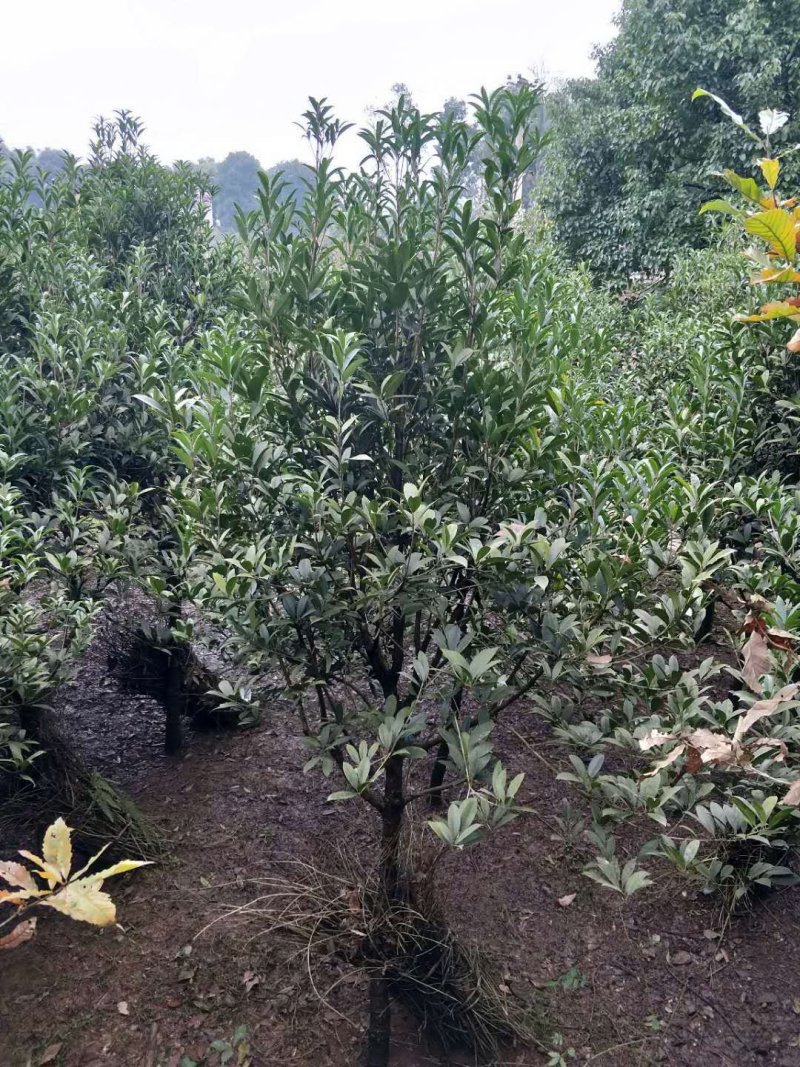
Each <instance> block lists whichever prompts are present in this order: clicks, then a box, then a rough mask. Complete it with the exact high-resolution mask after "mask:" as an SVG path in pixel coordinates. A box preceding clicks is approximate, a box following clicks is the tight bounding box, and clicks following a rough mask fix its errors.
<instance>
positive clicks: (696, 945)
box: [0, 634, 800, 1067]
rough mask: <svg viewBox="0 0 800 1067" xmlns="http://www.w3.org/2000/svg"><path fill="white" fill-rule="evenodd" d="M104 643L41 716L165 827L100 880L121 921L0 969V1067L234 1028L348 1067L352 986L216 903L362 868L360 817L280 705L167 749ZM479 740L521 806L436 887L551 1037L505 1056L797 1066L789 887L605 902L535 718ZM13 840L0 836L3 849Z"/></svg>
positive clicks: (424, 1056) (224, 1033)
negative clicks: (751, 899) (737, 911)
mask: <svg viewBox="0 0 800 1067" xmlns="http://www.w3.org/2000/svg"><path fill="white" fill-rule="evenodd" d="M714 651H718V650H714ZM107 652H108V649H107V647H106V645H105V642H104V638H103V636H102V634H101V635H100V637H98V639H97V640H96V641H95V643H94V645H93V646H92V648H91V649H90V652H89V654H88V655H87V657H86V660H85V662H84V663H83V665H82V668H81V670H80V673H79V675H78V677H77V678H76V680H75V682H74V683H73V684H71V685H70V686H67V687H65V689H64V690H63V691H62V692H61V693H60V694H59V695H58V701H57V705H56V710H57V711H58V714H59V716H60V717H61V721H62V722H63V723H64V725H65V726H66V728H67V729H68V731H69V733H70V735H71V736H72V737H73V738H75V739H76V743H77V744H78V745H79V747H80V749H81V751H82V754H83V755H84V757H85V758H86V759H87V761H88V762H90V763H91V765H92V766H94V767H96V768H97V769H98V770H99V771H101V772H102V773H103V774H105V775H107V776H108V777H110V778H111V779H113V780H114V782H115V783H116V784H117V785H119V787H120V788H122V789H123V790H125V791H126V792H127V793H129V794H130V795H132V796H133V797H135V798H136V799H137V801H138V802H139V803H140V805H141V807H142V808H143V809H144V811H145V812H146V813H147V814H148V815H149V816H151V817H152V818H153V819H154V820H156V822H157V823H158V824H159V825H161V826H162V827H163V828H164V830H165V831H166V833H167V835H168V837H169V840H170V842H171V847H172V856H171V858H170V859H168V860H166V861H165V862H163V863H160V864H157V865H156V866H154V867H152V868H149V869H147V870H145V871H139V872H136V873H135V874H133V875H130V876H128V877H126V878H125V879H120V880H119V882H118V883H117V884H116V885H115V886H113V895H114V897H115V899H116V901H117V906H118V917H119V922H120V925H119V927H118V928H115V929H113V928H112V929H110V930H105V931H98V930H95V929H94V928H91V927H88V926H82V925H78V924H75V923H71V922H69V921H68V920H66V919H62V918H61V917H60V916H57V915H50V914H48V915H45V916H43V917H42V920H41V921H40V923H39V931H38V933H37V936H36V938H35V939H34V940H33V941H32V942H30V943H28V944H26V945H24V946H22V947H21V948H19V949H17V950H15V951H13V952H6V953H3V954H2V956H0V1067H27V1065H44V1064H53V1065H55V1067H112V1065H119V1067H128V1065H130V1067H134V1065H136V1067H139V1065H144V1067H178V1064H179V1063H180V1062H181V1059H182V1058H183V1057H188V1060H187V1061H186V1062H189V1061H195V1062H196V1063H198V1064H206V1065H216V1064H219V1063H220V1062H221V1056H222V1055H223V1052H222V1051H221V1050H220V1046H219V1045H218V1046H217V1049H216V1050H215V1049H213V1048H212V1043H214V1042H217V1043H218V1042H220V1041H231V1040H232V1037H233V1033H234V1031H235V1029H236V1027H237V1026H246V1027H247V1038H248V1041H249V1046H250V1057H251V1062H252V1064H253V1067H272V1065H283V1064H296V1065H297V1067H353V1065H355V1064H357V1063H358V1056H359V1050H360V1048H361V1046H362V1041H363V1033H364V1024H365V1010H364V1008H365V988H364V979H363V976H362V975H360V974H359V973H358V972H357V971H355V970H353V969H351V968H349V967H348V965H347V964H346V963H345V962H344V961H339V962H337V961H336V960H335V959H332V960H329V961H328V962H327V963H324V964H320V965H318V966H312V967H311V968H310V969H309V966H308V962H309V961H307V960H306V958H305V956H304V955H303V954H302V952H293V951H292V950H290V949H288V948H287V947H286V945H285V944H284V943H279V942H278V941H276V940H275V938H274V937H271V936H269V935H267V934H265V932H264V926H263V925H261V924H259V922H258V919H251V920H250V921H248V922H246V923H245V922H242V921H240V920H238V919H236V918H231V917H226V910H227V909H228V908H229V907H230V906H232V905H233V906H235V905H240V904H243V903H245V902H247V901H250V900H252V899H253V898H255V897H257V896H258V895H259V892H260V890H259V880H260V879H264V878H266V877H269V876H274V875H275V874H276V873H281V872H282V873H284V874H289V875H291V872H292V870H293V867H292V864H293V863H296V862H297V861H298V860H301V861H309V862H314V863H316V864H318V865H320V866H326V865H328V866H330V865H338V866H341V865H342V863H344V864H347V863H348V862H350V861H351V859H352V857H353V856H355V855H357V854H362V855H368V854H369V849H370V845H371V843H372V842H373V841H374V834H375V832H376V830H377V827H376V826H375V825H374V820H373V818H372V814H371V812H370V811H368V810H364V811H363V812H361V813H360V814H359V815H358V817H357V818H356V819H355V820H353V818H352V812H353V809H352V808H347V809H345V808H344V807H342V806H341V805H328V804H326V802H325V797H326V795H327V793H328V792H330V789H331V785H330V783H328V782H326V781H325V780H324V779H322V778H321V777H319V776H316V775H313V774H312V775H310V776H306V775H304V774H303V773H302V770H301V768H302V764H303V762H304V759H305V754H304V750H303V747H302V744H301V743H300V741H299V739H298V738H297V736H296V734H295V732H294V730H293V719H292V712H291V709H289V708H288V707H286V706H284V705H282V704H281V703H276V704H275V705H273V706H271V707H269V708H267V709H266V710H265V714H264V717H263V720H262V722H261V724H260V725H259V726H258V727H256V728H254V729H252V730H250V731H248V732H242V733H230V734H216V735H215V734H194V735H193V736H192V738H191V746H190V749H189V752H188V753H187V754H186V755H185V756H184V757H183V758H180V759H168V758H167V757H165V756H164V755H163V754H162V751H161V731H162V723H163V711H162V709H161V708H160V706H159V705H158V704H157V703H156V702H155V701H153V700H152V699H150V698H147V697H143V696H136V695H135V694H132V693H130V692H129V691H124V690H122V689H121V688H120V687H119V685H118V683H117V682H116V681H115V679H114V677H113V675H112V673H110V672H109V669H108V663H107ZM520 737H522V738H525V739H526V740H527V742H528V744H527V745H525V744H523V743H522V742H521V741H520ZM498 740H499V747H500V749H501V751H502V752H503V754H504V757H505V759H506V760H507V762H508V764H509V766H510V769H511V770H513V771H516V770H524V771H525V773H526V783H525V790H526V792H525V797H524V802H525V803H526V804H527V805H528V806H529V807H530V808H531V809H532V813H531V814H529V815H527V816H525V817H523V818H521V819H519V820H518V821H516V822H515V823H512V824H511V825H510V826H509V827H507V828H505V829H504V830H502V831H500V832H499V833H498V834H496V835H495V837H494V838H492V839H491V840H489V841H488V842H487V843H485V844H483V845H481V846H480V847H479V848H476V849H474V850H472V851H468V852H466V853H463V854H453V855H449V856H448V857H447V858H446V859H445V860H444V861H443V863H442V864H441V866H440V868H439V881H440V884H441V888H442V892H443V893H444V894H445V895H446V896H445V899H446V906H447V911H448V915H449V917H450V919H451V921H452V923H453V926H454V928H455V929H456V930H457V931H458V932H459V933H460V934H462V935H463V936H464V937H466V938H472V939H475V940H476V941H477V942H479V943H480V944H481V945H483V946H484V947H486V948H488V949H489V950H491V951H492V952H494V953H496V954H497V955H498V956H499V957H500V958H501V959H504V960H505V969H506V977H505V980H506V982H507V984H508V987H509V989H511V990H513V991H515V992H518V993H519V994H520V995H523V996H526V997H533V998H535V999H536V1000H537V1001H538V1003H539V1005H540V1008H541V1011H542V1013H543V1015H544V1017H545V1020H546V1021H545V1025H544V1031H543V1034H544V1044H545V1046H547V1048H542V1049H536V1048H534V1049H531V1048H528V1049H523V1048H518V1049H509V1050H508V1052H507V1054H506V1055H505V1057H504V1061H503V1062H504V1063H508V1064H516V1065H531V1067H533V1065H538V1064H545V1063H548V1062H549V1063H554V1064H557V1065H559V1067H560V1064H559V1061H558V1060H557V1059H556V1058H555V1054H554V1055H553V1056H551V1058H550V1059H549V1060H548V1056H550V1049H551V1048H552V1049H553V1050H554V1053H555V1050H559V1051H560V1053H561V1055H562V1056H563V1057H564V1059H563V1063H565V1064H570V1063H576V1064H593V1065H597V1067H628V1065H630V1067H634V1065H644V1064H662V1063H663V1064H669V1065H675V1067H684V1065H686V1067H689V1065H691V1067H698V1065H700V1064H702V1065H703V1067H747V1065H751V1064H752V1065H761V1064H773V1065H777V1067H800V890H798V889H790V890H786V891H783V892H780V893H773V894H771V895H770V896H768V897H766V898H765V899H764V900H763V901H760V902H758V903H757V904H756V905H754V906H753V908H752V909H751V910H750V911H748V912H747V913H745V914H744V915H742V916H740V917H738V918H736V919H735V920H734V921H733V923H731V924H730V925H728V926H725V925H724V923H723V919H722V916H721V913H720V909H719V905H718V904H715V903H714V902H713V901H709V900H707V899H705V898H699V897H698V896H697V895H696V894H694V893H692V892H691V891H689V890H687V889H686V887H685V885H684V884H683V883H681V882H679V881H676V880H675V879H674V878H672V879H669V878H667V879H665V878H658V879H656V885H655V887H654V888H652V889H649V890H645V891H643V892H641V893H639V894H637V895H636V896H634V897H633V898H632V899H631V900H630V901H627V902H623V901H621V900H619V899H618V898H617V897H616V895H615V894H612V893H610V892H607V891H605V890H603V889H602V888H600V887H599V886H596V885H595V884H594V883H593V882H591V881H589V880H588V879H586V878H585V877H583V876H582V875H581V873H580V870H581V859H580V857H579V856H577V855H575V854H574V853H573V852H572V851H571V850H570V848H569V847H567V846H565V844H564V842H563V841H562V840H559V839H558V835H557V834H555V833H554V829H555V824H554V818H555V816H557V815H558V814H559V810H560V805H561V802H562V799H563V798H565V797H570V799H571V800H572V801H573V803H575V802H576V797H575V795H574V793H573V792H571V790H570V787H569V786H568V785H565V784H564V783H561V782H558V781H556V780H555V773H556V772H557V770H558V769H560V768H561V766H563V754H562V753H561V751H560V750H559V748H558V747H557V746H555V745H553V744H552V742H551V741H550V739H549V738H548V736H547V731H546V728H545V726H544V725H543V724H542V722H541V720H539V719H537V718H535V717H534V716H533V714H532V713H531V711H530V710H529V709H525V708H520V709H517V710H516V711H515V712H514V714H513V715H512V716H511V717H510V718H509V719H507V720H506V721H505V723H504V724H503V726H502V728H501V731H500V732H499V737H498ZM424 814H425V813H424V812H421V813H420V816H421V817H422V816H424ZM651 832H652V830H651ZM12 836H13V835H12ZM21 843H22V842H20V841H3V842H2V852H3V855H10V854H11V853H10V849H11V847H12V845H13V847H17V846H18V845H19V844H21ZM26 843H27V844H29V845H30V844H31V843H32V842H26ZM109 888H112V885H111V883H110V884H109ZM571 894H575V896H574V900H573V901H572V902H571V903H568V904H560V903H559V900H560V899H562V898H568V897H569V896H570V895H571ZM312 976H313V981H312ZM320 997H322V998H323V999H322V1000H321V999H320ZM394 1030H395V1037H394V1047H393V1060H392V1062H393V1065H394V1067H426V1065H435V1064H440V1063H445V1062H451V1063H456V1062H457V1063H462V1062H463V1063H469V1062H471V1060H470V1059H469V1058H466V1059H462V1060H451V1061H447V1060H445V1059H443V1058H442V1057H441V1056H440V1055H439V1054H438V1053H437V1052H436V1050H434V1049H432V1048H430V1047H428V1046H427V1045H426V1042H425V1040H424V1038H422V1037H421V1036H420V1035H419V1034H418V1033H417V1029H416V1025H415V1023H414V1021H413V1020H412V1019H411V1018H410V1017H408V1016H407V1015H406V1014H404V1012H403V1011H401V1010H399V1011H397V1012H396V1015H395V1026H394ZM559 1035H560V1036H559ZM231 1062H233V1063H235V1062H236V1056H235V1055H234V1057H233V1060H232V1061H231Z"/></svg>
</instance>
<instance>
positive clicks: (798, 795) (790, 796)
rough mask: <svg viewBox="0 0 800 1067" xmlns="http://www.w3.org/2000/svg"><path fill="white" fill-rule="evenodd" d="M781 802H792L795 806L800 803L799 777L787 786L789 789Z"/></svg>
mask: <svg viewBox="0 0 800 1067" xmlns="http://www.w3.org/2000/svg"><path fill="white" fill-rule="evenodd" d="M781 804H792V805H794V806H795V807H797V806H798V805H800V778H798V779H797V781H796V782H793V783H792V785H790V786H789V791H788V792H787V794H786V796H785V797H784V798H783V800H782V801H781Z"/></svg>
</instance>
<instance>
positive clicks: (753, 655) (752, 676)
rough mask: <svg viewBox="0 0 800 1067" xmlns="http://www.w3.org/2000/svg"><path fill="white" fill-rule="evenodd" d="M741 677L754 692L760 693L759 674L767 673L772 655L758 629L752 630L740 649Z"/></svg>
mask: <svg viewBox="0 0 800 1067" xmlns="http://www.w3.org/2000/svg"><path fill="white" fill-rule="evenodd" d="M742 656H743V664H742V677H743V678H744V680H745V682H746V683H747V685H748V686H749V687H750V688H751V689H752V690H753V692H754V693H759V694H760V693H761V691H762V685H761V676H762V675H764V674H769V670H770V667H771V666H772V656H771V654H770V651H769V645H768V644H767V642H766V639H765V637H764V635H763V634H762V633H761V632H760V630H753V632H752V633H751V634H750V636H749V638H748V639H747V643H746V644H745V646H744V648H743V649H742Z"/></svg>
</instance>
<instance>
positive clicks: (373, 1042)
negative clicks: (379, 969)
mask: <svg viewBox="0 0 800 1067" xmlns="http://www.w3.org/2000/svg"><path fill="white" fill-rule="evenodd" d="M391 1026H392V1009H391V1003H390V1001H389V983H388V981H387V979H386V978H385V977H384V976H383V975H382V974H376V975H373V977H372V978H370V980H369V1030H368V1031H367V1056H366V1060H365V1067H388V1063H389V1038H390V1036H391Z"/></svg>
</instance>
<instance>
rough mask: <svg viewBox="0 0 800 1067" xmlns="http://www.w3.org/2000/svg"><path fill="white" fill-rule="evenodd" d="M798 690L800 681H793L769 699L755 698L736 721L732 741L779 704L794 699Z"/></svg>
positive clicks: (741, 735) (739, 739)
mask: <svg viewBox="0 0 800 1067" xmlns="http://www.w3.org/2000/svg"><path fill="white" fill-rule="evenodd" d="M751 688H752V687H751ZM798 692H800V683H798V682H795V683H794V684H792V685H785V686H784V687H783V689H781V690H780V691H779V692H778V693H776V694H775V696H774V697H770V698H769V700H757V701H756V702H755V704H753V706H752V707H751V708H750V710H749V711H748V712H747V713H746V714H744V715H743V716H742V717H741V719H739V721H738V722H737V724H736V731H735V733H734V735H733V740H734V743H736V742H738V741H741V739H742V737H743V736H744V735H745V734H746V733H747V731H748V730H749V729H750V727H751V726H752V725H753V723H756V722H758V720H759V719H763V718H765V716H767V715H771V714H772V713H773V712H774V711H776V710H777V709H778V708H779V707H780V706H781V704H786V703H788V702H789V701H790V700H794V698H795V696H796V695H797V693H798Z"/></svg>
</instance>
